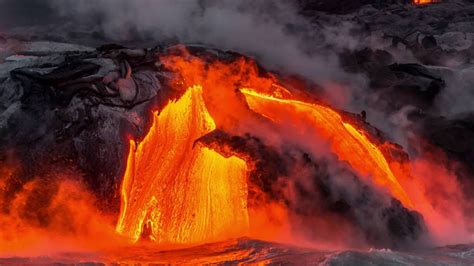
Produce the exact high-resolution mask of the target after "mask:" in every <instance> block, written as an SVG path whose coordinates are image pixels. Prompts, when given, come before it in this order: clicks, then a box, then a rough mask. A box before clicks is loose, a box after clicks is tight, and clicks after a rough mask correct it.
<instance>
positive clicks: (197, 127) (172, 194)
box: [116, 86, 248, 244]
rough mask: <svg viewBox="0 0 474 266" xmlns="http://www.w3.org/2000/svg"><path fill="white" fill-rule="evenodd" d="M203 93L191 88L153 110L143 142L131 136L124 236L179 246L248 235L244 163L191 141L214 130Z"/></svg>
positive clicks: (120, 228) (121, 220) (119, 228)
mask: <svg viewBox="0 0 474 266" xmlns="http://www.w3.org/2000/svg"><path fill="white" fill-rule="evenodd" d="M201 94H202V88H201V87H199V86H194V87H191V88H189V89H187V91H186V92H185V93H184V95H183V96H182V97H181V98H180V99H179V100H177V101H173V102H170V103H169V104H168V105H167V106H166V107H165V108H164V109H163V110H162V111H161V113H159V114H157V113H156V114H155V116H154V122H153V124H152V126H151V129H150V131H149V132H148V134H147V136H146V137H145V139H143V141H142V142H140V143H139V144H135V142H134V141H133V140H131V141H130V152H129V156H128V160H127V169H126V172H125V176H124V178H123V183H122V205H121V206H122V209H121V213H120V218H119V222H118V224H117V228H116V230H117V231H118V232H119V233H121V234H123V235H126V236H128V237H130V238H132V239H133V240H135V241H136V240H138V239H139V238H140V237H142V236H143V237H145V236H146V237H149V238H151V239H152V240H155V241H156V242H158V243H181V244H183V243H199V242H206V241H213V240H214V241H215V240H218V239H225V238H229V237H233V236H238V235H242V234H245V230H246V229H247V227H248V214H247V196H246V193H247V187H246V163H245V162H244V161H243V160H241V159H239V158H237V157H235V156H232V157H229V158H225V157H223V156H222V155H220V154H218V153H217V152H215V151H213V150H210V149H208V148H206V147H201V146H199V144H197V145H196V146H194V142H195V140H196V139H198V138H199V137H201V136H203V135H205V134H207V133H209V132H210V131H212V130H214V129H215V128H216V125H215V123H214V120H213V119H212V118H211V117H210V115H209V113H208V112H207V109H206V106H205V104H204V102H203V98H202V95H201ZM146 230H147V231H148V232H146ZM146 234H148V235H146Z"/></svg>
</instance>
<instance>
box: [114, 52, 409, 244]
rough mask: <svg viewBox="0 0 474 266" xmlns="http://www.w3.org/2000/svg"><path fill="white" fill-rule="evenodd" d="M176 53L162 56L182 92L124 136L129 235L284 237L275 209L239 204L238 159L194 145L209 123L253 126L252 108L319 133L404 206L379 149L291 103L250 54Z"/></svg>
mask: <svg viewBox="0 0 474 266" xmlns="http://www.w3.org/2000/svg"><path fill="white" fill-rule="evenodd" d="M181 52H182V54H180V55H176V54H172V55H167V56H164V57H163V58H160V60H161V62H163V64H164V65H165V66H166V67H167V68H168V69H170V70H172V71H173V72H175V73H177V74H179V75H180V76H179V78H178V79H177V80H176V87H174V88H173V89H176V90H178V91H179V90H180V88H181V86H182V85H184V88H182V89H185V88H186V87H188V88H187V89H185V92H184V94H183V96H182V97H181V98H180V99H179V100H177V101H172V102H170V103H169V104H168V105H167V106H166V107H165V108H164V109H163V110H162V111H161V113H159V114H158V113H156V114H155V116H154V121H153V124H152V126H151V129H150V131H149V132H148V134H147V135H146V137H145V138H144V140H143V141H142V142H140V143H138V144H136V143H135V142H134V141H133V140H132V141H130V152H129V155H128V161H127V168H126V172H125V175H124V178H123V183H122V191H121V194H122V195H121V198H122V204H121V212H120V218H119V221H118V224H117V227H116V230H117V232H119V233H120V234H122V235H125V236H128V237H129V238H131V239H133V240H134V241H137V240H138V239H140V238H144V237H146V238H149V239H151V240H153V241H156V242H158V243H183V244H188V243H202V242H209V241H213V240H221V239H226V238H229V237H238V236H243V235H247V234H248V235H250V236H252V237H257V238H259V237H264V238H266V239H269V238H272V235H273V236H274V235H277V234H280V235H283V234H286V232H283V233H282V232H276V231H277V230H279V229H278V228H287V225H288V220H287V218H286V213H285V212H286V210H285V209H284V206H283V205H280V204H279V203H277V202H262V203H261V204H260V203H259V204H257V205H259V206H258V209H257V208H255V209H248V208H247V201H248V200H252V202H253V200H254V199H247V197H248V187H249V186H252V188H253V187H254V186H255V184H247V164H246V162H245V161H243V160H242V159H240V158H237V157H235V156H233V157H230V158H225V157H223V156H222V155H220V154H218V153H217V152H216V151H213V150H210V149H208V148H206V147H203V146H200V145H201V144H199V143H196V140H197V139H199V138H200V137H202V136H204V135H206V134H207V133H209V132H211V131H213V130H215V129H216V128H219V129H223V130H225V131H227V132H229V133H231V134H235V135H239V134H242V133H245V132H253V131H255V130H256V129H257V128H256V127H255V125H257V124H256V123H260V122H261V120H258V119H257V120H256V117H257V114H259V115H261V116H263V117H265V118H268V119H269V120H270V121H271V122H272V123H273V124H274V125H276V126H277V127H279V128H281V129H282V130H288V129H289V130H292V131H294V132H293V133H294V134H296V135H294V134H293V135H292V136H293V137H295V138H301V139H302V137H301V136H303V135H298V134H299V133H301V132H303V131H306V133H305V134H307V135H306V136H308V134H309V136H310V138H312V139H308V143H306V144H310V142H312V141H313V140H314V141H315V140H317V139H318V138H320V139H322V140H323V141H324V142H325V143H328V144H329V146H330V148H331V151H332V153H334V154H336V155H337V157H338V158H339V160H340V161H343V162H347V163H348V164H349V165H350V166H351V167H352V168H353V169H354V170H355V171H356V173H358V174H359V175H361V176H363V177H365V178H366V179H367V180H368V181H369V182H373V183H374V184H375V185H377V186H379V187H380V188H383V189H385V190H387V192H388V193H389V194H390V195H391V196H393V197H395V198H397V199H399V200H400V201H401V202H402V203H403V204H404V205H405V206H407V207H412V202H411V200H410V198H409V196H408V195H407V193H406V192H405V190H404V189H403V187H402V186H401V185H400V183H399V180H397V177H396V176H395V174H394V173H393V172H392V170H391V168H390V164H389V162H388V161H387V159H386V158H385V156H384V155H383V153H382V152H381V150H380V149H379V148H378V147H377V146H376V145H375V144H374V143H373V142H372V141H371V140H370V139H369V138H368V137H367V136H366V135H365V134H364V133H362V132H361V131H359V130H358V129H356V128H355V127H354V126H353V125H351V124H350V123H349V122H347V121H344V120H343V118H342V117H341V115H340V114H339V113H338V112H337V111H334V110H332V109H331V108H330V107H328V106H324V105H320V104H313V103H306V102H303V101H297V100H293V99H292V97H293V96H292V92H291V91H290V90H288V89H286V88H284V87H282V86H279V85H278V82H277V79H276V78H275V77H274V76H272V75H271V74H269V75H261V74H259V71H258V68H257V67H256V65H255V64H254V62H253V61H251V60H247V59H243V58H240V59H237V60H234V61H230V62H225V61H219V60H217V61H211V62H205V61H204V60H203V59H200V58H198V57H194V56H192V55H190V54H189V53H187V51H185V50H184V51H181ZM193 84H200V86H193ZM245 88H252V89H245ZM269 95H272V96H269ZM259 121H260V122H259ZM258 131H260V133H258V134H263V135H265V136H266V135H268V134H276V135H278V134H281V133H279V132H271V130H270V131H269V128H266V127H265V126H262V127H260V125H259V128H258ZM303 133H304V132H303ZM256 134H257V133H256ZM287 137H288V136H287ZM249 165H251V164H249ZM262 193H264V192H262ZM272 204H273V205H272ZM270 206H279V207H278V208H271V207H270ZM281 208H283V209H281ZM280 209H281V210H280ZM270 210H279V211H276V212H275V211H270ZM249 212H250V213H251V214H252V216H251V217H249ZM275 213H276V214H278V215H276V214H275ZM268 221H278V223H276V224H275V223H273V224H270V223H271V222H268ZM265 228H267V229H265ZM268 228H273V229H268ZM282 230H286V229H282Z"/></svg>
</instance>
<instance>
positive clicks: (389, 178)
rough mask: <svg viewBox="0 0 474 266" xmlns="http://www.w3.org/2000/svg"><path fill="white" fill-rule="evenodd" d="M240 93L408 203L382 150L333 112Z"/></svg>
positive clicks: (257, 108)
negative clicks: (324, 143) (320, 140)
mask: <svg viewBox="0 0 474 266" xmlns="http://www.w3.org/2000/svg"><path fill="white" fill-rule="evenodd" d="M241 92H242V93H243V94H244V95H245V97H246V99H247V102H248V104H249V107H250V108H251V109H252V110H254V111H255V112H257V113H260V114H262V115H263V116H264V117H267V118H269V119H270V120H272V121H273V122H274V123H277V124H281V125H291V124H297V125H301V127H300V128H299V129H298V131H300V132H301V133H302V131H305V130H309V131H310V134H311V133H314V134H315V136H316V134H318V135H320V136H321V137H323V138H324V139H325V140H326V141H328V142H330V145H331V149H332V150H333V152H334V153H335V154H337V156H338V157H339V159H340V160H342V161H347V162H348V163H349V164H350V165H351V166H352V168H354V169H355V170H356V171H357V172H359V174H360V175H363V176H371V177H372V178H373V180H374V182H375V183H376V184H378V185H380V186H383V187H386V188H388V189H389V191H390V192H391V193H392V194H393V196H394V197H395V198H397V199H399V200H400V201H401V202H402V203H403V204H404V205H405V206H409V207H411V206H412V203H411V201H410V198H409V197H408V196H407V194H406V193H405V191H404V190H403V188H402V187H401V185H400V184H399V182H398V180H397V178H396V177H395V176H394V174H393V173H392V171H391V170H390V168H389V165H388V163H387V161H386V159H385V157H384V156H383V154H382V152H381V151H380V150H379V149H378V148H377V147H376V146H375V145H374V144H373V143H372V142H371V141H370V140H369V139H367V137H366V136H364V135H363V134H362V133H361V132H359V131H358V130H357V129H355V128H354V127H353V126H352V125H350V124H349V123H346V122H344V121H343V120H342V118H341V116H340V115H339V114H338V113H337V112H335V111H333V110H331V109H330V108H328V107H325V106H322V105H317V104H308V103H305V102H301V101H295V100H285V99H279V98H275V97H273V96H268V95H265V94H260V93H258V92H256V91H254V90H251V89H242V90H241ZM303 125H307V127H305V126H303Z"/></svg>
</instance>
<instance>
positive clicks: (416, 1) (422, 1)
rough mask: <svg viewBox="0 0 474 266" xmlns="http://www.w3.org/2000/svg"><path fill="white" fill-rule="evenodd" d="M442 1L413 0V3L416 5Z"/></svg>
mask: <svg viewBox="0 0 474 266" xmlns="http://www.w3.org/2000/svg"><path fill="white" fill-rule="evenodd" d="M437 2H440V1H439V0H413V4H415V5H426V4H432V3H437Z"/></svg>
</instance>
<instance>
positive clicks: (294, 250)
mask: <svg viewBox="0 0 474 266" xmlns="http://www.w3.org/2000/svg"><path fill="white" fill-rule="evenodd" d="M116 263H118V264H150V263H152V264H194V265H196V264H227V265H228V264H276V265H281V264H285V265H474V244H470V245H453V246H446V247H439V248H432V249H425V250H421V251H416V252H399V251H392V250H387V249H371V250H366V251H363V250H339V251H323V250H315V249H310V248H300V247H294V246H289V245H283V244H276V243H270V242H265V241H259V240H252V239H247V238H242V239H237V240H229V241H225V242H218V243H211V244H205V245H199V246H194V247H187V248H177V249H171V250H170V249H168V250H161V249H159V248H156V247H153V246H150V245H136V246H128V247H122V248H119V249H113V250H104V251H100V252H91V253H88V252H70V253H58V254H54V253H52V254H45V255H43V256H36V257H8V258H0V265H18V264H21V265H36V264H42V265H49V264H56V265H57V264H84V265H101V264H116Z"/></svg>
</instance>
